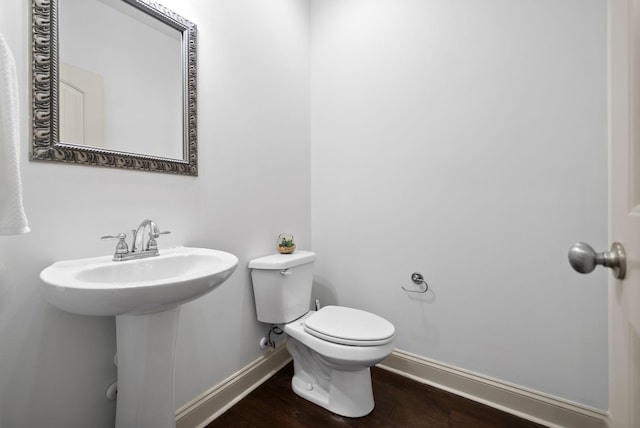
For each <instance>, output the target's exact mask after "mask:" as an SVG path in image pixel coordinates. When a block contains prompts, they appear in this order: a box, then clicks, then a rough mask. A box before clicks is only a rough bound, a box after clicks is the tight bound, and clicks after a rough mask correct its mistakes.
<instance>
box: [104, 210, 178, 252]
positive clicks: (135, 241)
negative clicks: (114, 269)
mask: <svg viewBox="0 0 640 428" xmlns="http://www.w3.org/2000/svg"><path fill="white" fill-rule="evenodd" d="M147 229H148V230H149V231H148V232H147V241H146V244H145V241H144V233H145V230H147ZM131 232H132V234H133V238H132V240H131V251H129V246H128V245H127V241H126V238H127V235H125V234H124V233H119V234H117V235H104V236H102V237H101V239H117V240H118V243H117V244H116V250H115V252H114V253H113V260H114V261H124V260H132V259H142V258H145V257H153V256H157V255H159V254H160V253H159V252H158V243H157V242H156V239H157V238H158V237H159V236H160V235H166V234H168V233H171V232H169V231H162V232H161V231H160V228H159V227H158V225H157V224H156V222H155V221H153V220H149V219H147V220H144V221H143V222H142V223H140V225H139V226H138V228H137V229H132V230H131Z"/></svg>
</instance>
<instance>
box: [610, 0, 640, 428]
mask: <svg viewBox="0 0 640 428" xmlns="http://www.w3.org/2000/svg"><path fill="white" fill-rule="evenodd" d="M639 37H640V0H609V95H610V96H609V103H610V104H609V138H610V153H609V170H610V187H609V191H610V196H609V201H610V220H609V221H610V225H611V230H610V237H611V240H612V241H619V242H620V243H622V244H623V246H624V248H625V250H626V255H627V273H626V277H625V279H623V280H616V279H614V278H613V277H612V279H611V281H610V284H609V367H610V369H609V408H610V416H611V426H612V427H613V428H627V427H634V428H635V427H640V336H639V335H638V331H640V143H639V141H640V38H639Z"/></svg>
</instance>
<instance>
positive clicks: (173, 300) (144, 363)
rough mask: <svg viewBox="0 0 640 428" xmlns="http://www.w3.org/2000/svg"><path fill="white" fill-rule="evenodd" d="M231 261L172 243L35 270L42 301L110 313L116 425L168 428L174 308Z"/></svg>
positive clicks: (222, 275)
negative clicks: (148, 251) (128, 255)
mask: <svg viewBox="0 0 640 428" xmlns="http://www.w3.org/2000/svg"><path fill="white" fill-rule="evenodd" d="M237 265H238V258H237V257H236V256H234V255H233V254H230V253H226V252H224V251H218V250H209V249H204V248H189V247H179V248H172V249H167V250H163V251H161V253H160V255H159V256H157V257H151V258H146V259H139V260H128V261H121V262H114V261H112V259H111V256H104V257H94V258H87V259H78V260H70V261H63V262H56V263H54V264H52V265H51V266H49V267H48V268H46V269H44V270H43V271H42V272H41V273H40V278H41V279H42V281H43V282H44V290H45V293H44V294H45V298H46V299H47V301H48V302H49V303H51V304H52V305H54V306H56V307H58V308H60V309H62V310H64V311H67V312H71V313H74V314H79V315H92V316H115V317H116V337H117V339H116V340H117V344H116V346H117V352H118V403H117V406H116V428H125V427H126V428H129V427H139V428H173V427H175V402H174V376H173V373H174V362H175V343H176V333H177V328H178V317H179V313H180V305H181V304H183V303H185V302H188V301H190V300H193V299H196V298H198V297H200V296H202V295H204V294H206V293H208V292H210V291H211V290H213V289H214V288H215V287H217V286H218V285H220V284H222V283H223V282H224V281H225V280H226V279H227V278H229V276H231V274H232V273H233V272H234V270H235V269H236V267H237Z"/></svg>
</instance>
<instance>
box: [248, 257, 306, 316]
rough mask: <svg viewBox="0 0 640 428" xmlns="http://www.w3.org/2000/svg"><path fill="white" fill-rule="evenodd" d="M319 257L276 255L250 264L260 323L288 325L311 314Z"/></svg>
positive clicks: (255, 260) (261, 258) (258, 259)
mask: <svg viewBox="0 0 640 428" xmlns="http://www.w3.org/2000/svg"><path fill="white" fill-rule="evenodd" d="M315 259H316V255H315V253H312V252H310V251H300V250H298V251H295V252H294V253H292V254H272V255H270V256H265V257H259V258H257V259H253V260H251V261H250V262H249V269H251V281H252V283H253V295H254V297H255V300H256V312H257V314H258V321H261V322H264V323H269V324H285V323H288V322H290V321H293V320H295V319H297V318H300V317H301V316H302V315H304V314H306V313H307V312H309V305H310V303H311V286H312V284H313V262H314V261H315Z"/></svg>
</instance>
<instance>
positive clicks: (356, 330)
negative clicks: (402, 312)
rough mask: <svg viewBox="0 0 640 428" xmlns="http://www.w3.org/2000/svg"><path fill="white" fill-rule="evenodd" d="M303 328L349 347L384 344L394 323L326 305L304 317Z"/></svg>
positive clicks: (392, 333) (355, 310) (391, 338)
mask: <svg viewBox="0 0 640 428" xmlns="http://www.w3.org/2000/svg"><path fill="white" fill-rule="evenodd" d="M304 331H305V332H307V333H309V334H310V335H312V336H315V337H317V338H319V339H323V340H326V341H329V342H332V343H338V344H341V345H351V346H376V345H384V344H386V343H389V342H391V341H392V340H393V335H394V333H395V328H394V326H393V324H391V323H390V322H389V321H387V320H385V319H384V318H382V317H379V316H378V315H375V314H372V313H370V312H366V311H361V310H359V309H353V308H346V307H342V306H325V307H323V308H322V309H320V310H318V311H317V312H316V313H314V314H313V315H311V316H309V317H308V318H306V319H305V320H304Z"/></svg>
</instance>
